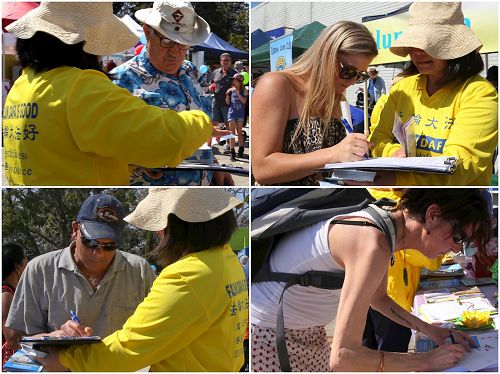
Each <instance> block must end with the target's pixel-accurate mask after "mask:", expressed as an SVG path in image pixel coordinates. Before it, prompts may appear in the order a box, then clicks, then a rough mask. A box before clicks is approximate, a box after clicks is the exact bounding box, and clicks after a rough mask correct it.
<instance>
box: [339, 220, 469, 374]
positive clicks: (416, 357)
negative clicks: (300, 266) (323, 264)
mask: <svg viewBox="0 0 500 374" xmlns="http://www.w3.org/2000/svg"><path fill="white" fill-rule="evenodd" d="M360 237H363V240H362V241H361V240H359V238H360ZM329 245H330V250H331V251H332V255H333V256H334V257H336V258H338V259H339V262H340V263H343V264H344V266H345V271H346V277H345V280H344V286H343V287H342V292H341V296H340V304H339V309H338V313H337V318H336V323H335V333H334V337H333V342H332V351H331V355H330V366H331V367H332V369H334V370H335V371H376V370H377V368H378V367H379V364H380V358H381V355H380V353H379V352H378V351H374V350H371V349H368V348H365V347H363V346H362V342H361V340H362V335H363V329H364V326H365V322H366V315H367V311H368V307H369V305H370V302H371V299H372V296H373V294H374V293H375V292H376V291H377V289H378V288H379V287H380V284H381V283H382V282H383V279H384V278H385V277H386V271H387V266H388V265H389V248H388V243H387V241H386V239H385V238H384V235H383V234H382V233H381V232H380V231H378V230H377V229H375V228H360V227H357V226H342V225H337V226H334V227H333V229H331V230H330V232H329ZM463 351H464V349H463V347H462V346H460V345H457V344H449V345H446V346H443V347H440V348H438V349H436V350H433V351H431V352H428V353H390V352H385V353H384V356H385V358H384V370H385V371H433V370H436V371H439V370H442V369H444V368H447V367H451V366H453V364H454V363H455V362H456V360H458V359H459V358H461V357H462V356H463Z"/></svg>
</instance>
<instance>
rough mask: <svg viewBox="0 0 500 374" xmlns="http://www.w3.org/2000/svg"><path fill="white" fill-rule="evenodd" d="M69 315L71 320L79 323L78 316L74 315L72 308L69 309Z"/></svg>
mask: <svg viewBox="0 0 500 374" xmlns="http://www.w3.org/2000/svg"><path fill="white" fill-rule="evenodd" d="M69 315H70V316H71V319H72V320H73V321H75V322H76V323H80V320H79V319H78V316H77V315H76V313H75V312H73V311H72V310H70V311H69Z"/></svg>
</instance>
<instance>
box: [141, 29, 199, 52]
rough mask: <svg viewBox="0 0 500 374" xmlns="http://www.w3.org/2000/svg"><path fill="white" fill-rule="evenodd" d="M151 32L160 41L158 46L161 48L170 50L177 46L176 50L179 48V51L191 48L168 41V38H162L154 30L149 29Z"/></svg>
mask: <svg viewBox="0 0 500 374" xmlns="http://www.w3.org/2000/svg"><path fill="white" fill-rule="evenodd" d="M151 30H153V33H154V34H155V35H156V37H157V38H158V39H160V45H161V46H162V47H163V48H169V49H170V48H173V47H175V46H177V48H179V49H180V50H181V51H187V50H188V49H189V48H191V46H190V45H186V44H181V43H177V42H174V41H173V40H170V39H169V38H166V37H164V36H163V35H161V34H159V33H158V32H157V31H156V30H155V29H151Z"/></svg>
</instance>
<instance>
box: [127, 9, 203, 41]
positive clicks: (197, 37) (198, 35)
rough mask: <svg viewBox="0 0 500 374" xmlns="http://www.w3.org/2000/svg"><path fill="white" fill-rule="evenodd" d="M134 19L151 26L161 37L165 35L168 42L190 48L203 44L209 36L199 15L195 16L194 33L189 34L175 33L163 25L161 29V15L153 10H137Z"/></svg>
mask: <svg viewBox="0 0 500 374" xmlns="http://www.w3.org/2000/svg"><path fill="white" fill-rule="evenodd" d="M135 18H137V20H139V21H140V22H143V23H145V24H147V25H148V26H151V27H152V28H154V29H155V30H156V31H158V32H159V33H161V34H162V35H165V36H166V37H167V38H169V39H170V40H173V41H174V42H177V43H180V44H185V45H190V46H195V45H199V44H201V43H203V42H204V41H205V40H207V38H208V36H209V35H210V26H209V24H208V23H207V21H205V20H204V19H203V18H201V17H200V16H199V15H196V21H195V25H196V28H195V31H194V32H191V33H181V32H176V31H175V30H169V29H167V28H166V26H165V25H163V27H162V20H163V19H162V17H161V14H160V12H158V11H157V10H156V9H153V8H147V9H139V10H138V11H136V12H135Z"/></svg>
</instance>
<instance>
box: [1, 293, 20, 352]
mask: <svg viewBox="0 0 500 374" xmlns="http://www.w3.org/2000/svg"><path fill="white" fill-rule="evenodd" d="M13 297H14V296H13V295H12V294H11V293H9V292H2V335H3V336H4V337H5V339H6V340H7V342H8V343H9V345H10V346H12V347H13V348H14V349H17V348H18V344H17V342H18V340H19V339H20V338H21V337H22V334H21V333H20V332H19V331H16V330H14V329H11V328H9V327H7V326H5V323H6V322H7V316H8V314H9V309H10V305H11V304H12V299H13Z"/></svg>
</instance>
